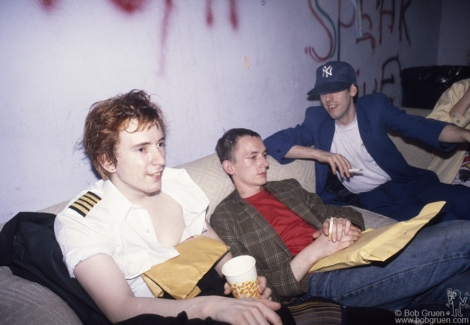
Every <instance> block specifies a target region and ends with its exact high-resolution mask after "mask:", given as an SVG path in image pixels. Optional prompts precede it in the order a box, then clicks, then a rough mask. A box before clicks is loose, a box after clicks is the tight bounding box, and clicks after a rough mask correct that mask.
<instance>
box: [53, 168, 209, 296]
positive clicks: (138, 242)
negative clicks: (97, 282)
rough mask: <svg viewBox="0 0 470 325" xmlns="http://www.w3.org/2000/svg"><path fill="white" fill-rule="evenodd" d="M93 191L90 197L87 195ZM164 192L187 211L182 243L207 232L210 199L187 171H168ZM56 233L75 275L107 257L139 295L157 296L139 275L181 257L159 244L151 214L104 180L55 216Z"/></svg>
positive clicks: (164, 177)
mask: <svg viewBox="0 0 470 325" xmlns="http://www.w3.org/2000/svg"><path fill="white" fill-rule="evenodd" d="M89 192H91V193H92V194H88V197H90V199H88V198H87V197H86V196H84V195H87V193H89ZM162 192H163V193H165V194H167V195H169V196H170V197H172V198H173V199H174V200H175V201H176V202H177V203H178V204H180V205H181V208H182V210H183V217H184V222H185V224H186V228H185V229H184V232H183V235H182V237H181V240H180V242H182V241H184V240H186V239H188V238H190V237H192V236H195V235H201V234H202V233H203V232H205V231H206V230H207V228H206V218H205V216H206V209H207V206H208V204H209V200H208V199H207V197H206V195H205V194H204V192H203V191H202V190H201V189H200V188H199V187H198V186H197V185H196V183H194V181H193V180H192V179H191V178H190V177H189V175H188V174H187V172H186V171H185V170H184V169H174V168H165V169H164V171H163V176H162ZM93 194H94V195H96V196H97V197H98V199H95V197H94V196H93ZM90 195H91V196H90ZM84 200H88V201H89V202H90V203H91V209H90V210H89V212H88V213H86V214H85V213H83V212H82V213H81V214H80V213H79V212H77V211H75V210H74V209H73V205H74V203H77V202H79V201H81V202H83V201H84ZM93 201H97V203H93ZM88 208H90V206H89V207H88ZM84 214H85V216H83V215H84ZM54 231H55V234H56V238H57V241H58V242H59V245H60V248H61V250H62V253H63V255H64V261H65V264H66V265H67V269H68V271H69V274H70V276H71V277H74V274H73V271H74V269H75V267H76V265H77V264H78V263H80V262H81V261H84V260H86V259H88V258H90V257H92V256H94V255H96V254H106V255H109V256H111V257H112V258H113V259H114V261H115V262H116V264H117V265H118V267H119V268H120V270H121V272H122V274H123V275H124V277H125V278H126V280H127V282H128V283H129V285H130V287H131V289H132V291H133V292H134V294H135V296H137V297H153V295H152V293H151V292H150V290H149V289H148V287H147V285H146V284H145V282H144V281H143V279H142V277H141V274H142V273H144V272H145V271H147V270H149V269H150V268H151V267H152V266H153V265H157V264H160V263H163V262H165V261H167V260H169V259H171V258H173V257H175V256H178V251H177V250H176V249H175V248H173V247H163V246H162V245H160V243H159V242H158V238H157V236H156V234H155V231H154V229H153V225H152V221H151V219H150V216H149V214H148V212H147V210H146V209H144V208H142V207H140V206H138V205H134V204H132V203H131V202H130V201H129V200H128V199H127V198H126V197H125V196H124V195H123V194H122V193H121V192H120V191H119V190H118V189H117V188H116V187H115V186H114V185H113V183H112V182H111V181H109V180H106V181H103V180H100V181H98V182H97V183H95V184H94V185H93V186H91V187H90V188H88V189H87V190H85V191H83V192H81V193H80V194H78V195H77V196H76V197H75V198H74V199H73V200H72V201H71V202H70V204H69V205H68V207H67V208H65V210H64V211H62V212H61V213H59V214H58V215H57V217H56V219H55V223H54Z"/></svg>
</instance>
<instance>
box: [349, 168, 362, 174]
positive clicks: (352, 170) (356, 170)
mask: <svg viewBox="0 0 470 325" xmlns="http://www.w3.org/2000/svg"><path fill="white" fill-rule="evenodd" d="M349 172H350V173H353V174H354V173H356V174H361V173H362V169H359V168H350V169H349Z"/></svg>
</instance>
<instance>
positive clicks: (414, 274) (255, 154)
mask: <svg viewBox="0 0 470 325" xmlns="http://www.w3.org/2000/svg"><path fill="white" fill-rule="evenodd" d="M216 151H217V154H218V156H219V159H220V161H221V163H222V166H223V169H224V170H225V172H226V173H227V174H228V175H229V176H230V177H231V179H232V181H233V183H234V185H235V189H236V190H235V191H234V192H232V193H231V194H230V195H229V196H228V197H227V198H225V199H224V200H223V201H222V202H221V203H220V204H219V206H217V208H216V209H215V211H214V213H213V214H212V216H211V225H212V226H213V228H214V229H215V231H216V232H217V233H218V234H219V236H220V237H221V238H222V240H223V241H224V242H225V243H226V244H228V245H229V246H230V248H231V252H232V254H233V255H234V256H237V255H243V254H247V255H252V256H253V257H255V259H256V261H257V264H256V265H257V271H258V274H259V275H263V276H265V277H266V278H267V279H268V283H269V285H270V286H271V287H272V289H273V297H274V299H278V300H280V301H282V299H286V298H287V300H290V299H292V298H299V299H306V298H310V297H312V296H322V297H326V298H330V299H333V300H336V301H337V302H339V303H342V304H344V305H349V306H363V307H381V308H386V309H389V310H392V311H394V310H397V309H403V308H408V307H409V306H410V304H411V303H413V302H416V301H419V302H420V303H421V304H422V305H424V306H427V307H430V304H431V302H433V303H434V302H436V301H437V302H442V304H440V305H439V306H438V307H439V308H447V307H446V306H445V304H446V302H447V295H446V290H447V289H448V288H452V289H454V290H460V291H461V292H470V271H469V270H470V240H469V239H468V234H469V233H470V222H468V221H450V222H446V223H441V224H438V225H435V226H432V227H427V228H425V229H423V230H422V231H421V232H420V233H418V235H417V236H416V237H415V238H414V239H413V240H412V241H411V243H410V244H409V245H408V246H407V247H406V248H405V249H404V250H403V251H402V252H400V253H399V254H398V255H397V256H395V257H394V258H392V259H391V260H390V261H388V262H387V263H382V264H379V265H370V266H365V267H357V268H350V269H343V270H336V271H330V272H323V273H319V272H313V273H309V270H310V268H311V267H312V265H314V264H315V263H316V262H317V261H318V260H320V259H322V258H324V257H326V256H329V255H331V254H333V253H335V252H337V251H339V250H342V249H344V248H346V247H348V246H350V245H352V244H353V243H354V242H355V241H357V240H358V239H359V238H360V236H361V229H363V227H364V223H363V219H362V216H361V214H360V213H359V212H358V211H356V210H354V209H352V208H349V207H337V206H330V205H326V204H324V203H323V201H322V200H321V198H320V197H319V196H318V195H316V194H314V193H310V192H308V191H306V190H304V189H303V188H302V187H301V186H300V184H299V183H298V182H297V181H296V180H294V179H288V180H282V181H276V182H267V173H268V167H269V164H268V162H267V160H266V155H267V154H266V148H265V146H264V144H263V141H262V140H261V138H260V136H259V135H258V134H257V133H256V132H253V131H251V130H246V129H232V130H229V131H227V132H226V133H225V134H224V135H223V137H222V138H221V139H219V141H218V143H217V147H216ZM331 218H333V227H332V228H331V234H330V220H331ZM329 236H331V240H329V238H328V237H329ZM430 309H431V308H428V310H430ZM467 311H470V309H468V310H467Z"/></svg>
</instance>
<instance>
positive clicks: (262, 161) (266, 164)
mask: <svg viewBox="0 0 470 325" xmlns="http://www.w3.org/2000/svg"><path fill="white" fill-rule="evenodd" d="M261 166H262V167H269V162H268V160H267V159H266V157H265V156H263V158H261Z"/></svg>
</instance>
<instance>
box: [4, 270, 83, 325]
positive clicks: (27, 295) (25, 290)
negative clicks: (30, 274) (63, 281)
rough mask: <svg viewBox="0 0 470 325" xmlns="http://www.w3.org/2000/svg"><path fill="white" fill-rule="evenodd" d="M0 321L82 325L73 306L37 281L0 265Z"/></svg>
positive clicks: (12, 323) (5, 322) (14, 324)
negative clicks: (17, 274)
mask: <svg viewBox="0 0 470 325" xmlns="http://www.w3.org/2000/svg"><path fill="white" fill-rule="evenodd" d="M0 297H2V298H1V299H0V323H2V324H9V325H16V324H18V325H20V324H21V325H23V324H38V325H39V324H41V325H42V324H48V325H81V324H82V322H81V321H80V319H79V318H78V317H77V315H76V314H75V313H74V312H73V311H72V309H71V308H70V307H69V306H68V305H67V304H66V303H65V302H64V301H63V300H62V299H60V298H59V297H58V296H57V295H55V294H54V293H52V291H50V290H49V289H47V288H45V287H43V286H42V285H40V284H37V283H34V282H30V281H28V280H25V279H22V278H20V277H17V276H14V275H13V274H12V273H11V271H10V269H9V268H8V267H6V266H2V267H0Z"/></svg>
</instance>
